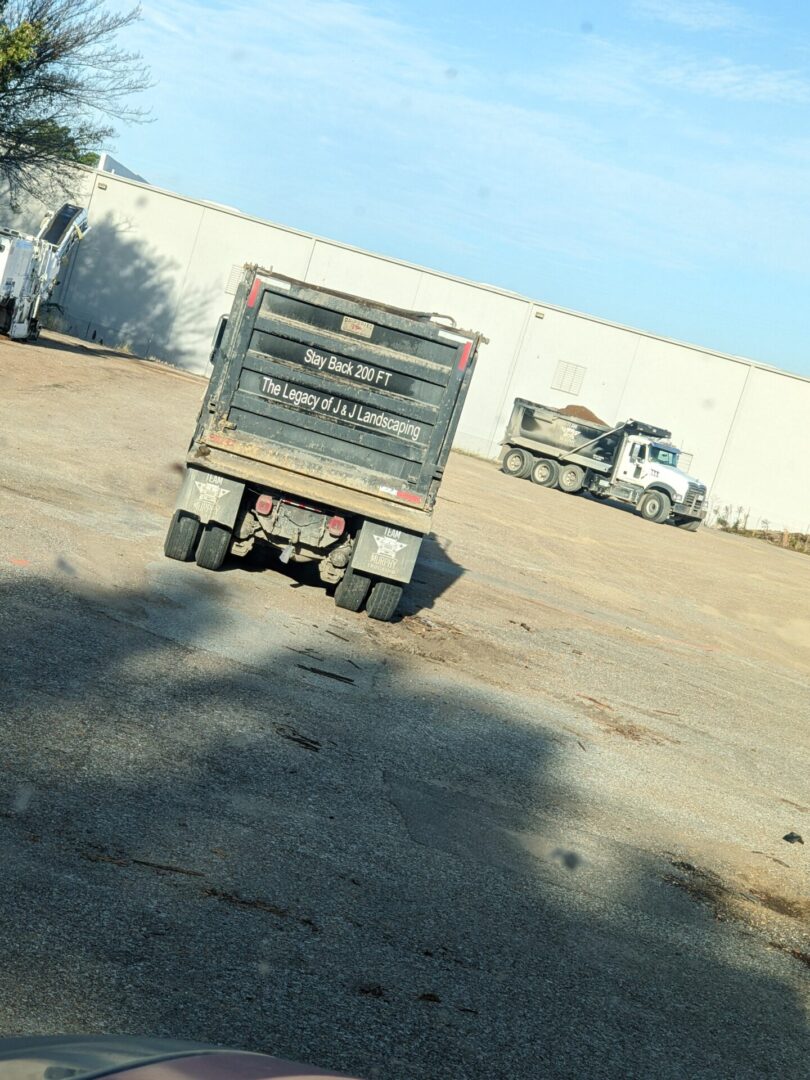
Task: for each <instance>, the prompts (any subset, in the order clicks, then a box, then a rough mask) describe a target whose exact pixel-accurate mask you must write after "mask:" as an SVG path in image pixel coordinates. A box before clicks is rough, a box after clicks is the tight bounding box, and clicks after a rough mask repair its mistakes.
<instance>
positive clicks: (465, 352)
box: [458, 341, 472, 371]
mask: <svg viewBox="0 0 810 1080" xmlns="http://www.w3.org/2000/svg"><path fill="white" fill-rule="evenodd" d="M471 352H472V342H471V341H468V342H467V344H466V345H465V346H464V348H463V349H462V350H461V356H460V357H459V358H458V370H459V371H465V370H466V368H467V364H469V362H470V353H471Z"/></svg>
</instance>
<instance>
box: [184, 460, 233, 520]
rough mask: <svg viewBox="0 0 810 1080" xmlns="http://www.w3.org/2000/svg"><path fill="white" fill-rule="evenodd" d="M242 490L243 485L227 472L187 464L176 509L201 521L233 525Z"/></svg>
mask: <svg viewBox="0 0 810 1080" xmlns="http://www.w3.org/2000/svg"><path fill="white" fill-rule="evenodd" d="M244 490H245V485H244V484H243V483H241V482H240V481H239V480H234V479H232V477H230V476H220V475H219V474H218V473H210V472H204V471H203V470H202V469H195V468H193V467H192V466H188V468H187V469H186V475H185V478H184V480H183V486H182V487H181V488H180V494H179V495H178V496H177V502H176V504H175V509H176V510H185V511H187V512H188V513H189V514H194V516H195V517H197V518H199V519H200V521H201V522H202V523H203V525H206V524H207V523H208V522H209V521H214V522H216V523H217V524H218V525H224V526H226V527H227V528H229V529H232V528H233V526H234V525H235V523H236V515H237V514H238V513H239V507H240V505H241V502H242V494H243V493H244Z"/></svg>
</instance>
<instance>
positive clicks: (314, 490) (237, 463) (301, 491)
mask: <svg viewBox="0 0 810 1080" xmlns="http://www.w3.org/2000/svg"><path fill="white" fill-rule="evenodd" d="M186 463H187V465H189V466H190V467H191V468H193V469H203V470H205V471H206V472H212V473H217V474H219V475H221V476H226V477H231V478H233V479H234V480H237V481H239V482H241V483H242V484H243V485H244V484H248V483H251V484H256V485H258V486H259V487H263V488H269V489H271V490H276V491H282V492H284V493H285V494H288V495H297V496H299V497H300V498H301V499H308V500H310V501H312V502H315V503H318V504H320V505H322V506H329V507H334V508H335V509H336V510H337V509H339V510H346V511H348V512H349V513H352V514H357V515H358V516H360V517H364V518H370V519H371V520H372V521H379V522H382V523H383V524H386V525H392V526H394V527H396V528H401V529H407V530H408V531H409V532H412V533H419V534H422V535H424V534H426V533H429V532H430V526H431V521H432V517H433V515H432V513H431V512H430V511H428V510H421V509H419V508H418V507H415V506H407V505H404V504H402V503H398V502H394V501H393V500H391V499H387V498H383V497H376V496H374V495H372V494H370V493H368V492H365V491H357V490H354V489H352V488H348V487H344V486H342V485H340V484H334V483H330V482H329V481H328V480H324V479H321V478H320V477H316V476H309V475H307V474H305V473H297V472H293V471H292V470H290V469H283V468H280V467H279V466H277V465H270V464H268V463H267V462H263V461H257V460H255V459H254V458H248V457H243V456H242V455H240V454H232V453H229V452H228V451H227V450H217V449H215V448H214V447H212V446H210V445H207V444H203V445H199V444H194V445H193V446H192V448H191V450H190V452H189V454H188V457H187V459H186Z"/></svg>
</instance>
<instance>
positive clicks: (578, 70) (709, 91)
mask: <svg viewBox="0 0 810 1080" xmlns="http://www.w3.org/2000/svg"><path fill="white" fill-rule="evenodd" d="M515 84H516V85H520V86H522V87H524V88H525V89H528V90H531V91H534V92H535V93H537V94H539V95H543V96H547V97H551V98H553V99H556V100H557V101H567V102H580V103H590V104H594V105H613V106H619V107H628V108H633V109H634V110H637V111H640V112H641V113H646V114H650V115H652V114H662V113H669V114H672V113H673V112H674V111H675V110H676V109H679V108H681V106H680V105H679V104H678V103H677V102H675V101H674V99H673V95H672V93H671V91H677V92H679V93H683V94H688V95H692V96H696V97H704V98H715V99H717V100H723V101H734V102H747V103H758V104H764V105H806V104H807V103H808V101H810V78H808V76H807V75H806V74H805V73H804V72H803V71H800V70H791V69H785V68H770V67H765V66H762V65H758V64H741V63H737V62H735V61H734V60H732V59H730V58H729V57H725V56H716V55H715V56H711V55H708V56H707V55H701V56H697V55H696V54H695V53H693V52H691V51H688V50H684V49H677V48H673V47H662V46H628V45H616V44H614V43H613V42H610V41H607V40H605V39H603V38H597V37H594V38H591V39H590V40H589V41H588V42H587V45H586V46H585V47H584V49H583V52H582V53H581V54H580V56H579V57H578V59H577V60H576V61H574V62H571V63H569V64H567V65H562V66H560V67H558V68H556V69H555V68H552V69H549V70H546V71H544V72H542V73H531V74H529V75H521V76H519V77H517V78H516V79H515ZM661 89H663V90H665V91H667V94H666V97H663V96H662V95H661V94H660V93H658V91H659V90H661Z"/></svg>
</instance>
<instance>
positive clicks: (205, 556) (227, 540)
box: [196, 521, 233, 570]
mask: <svg viewBox="0 0 810 1080" xmlns="http://www.w3.org/2000/svg"><path fill="white" fill-rule="evenodd" d="M232 539H233V537H232V535H231V530H230V529H226V528H225V526H224V525H217V524H216V522H214V521H209V522H208V524H207V525H206V526H205V528H204V529H203V534H202V536H201V537H200V542H199V544H197V555H196V559H197V566H201V567H202V568H203V570H219V568H220V566H222V564H223V563H224V562H225V556H226V555H227V554H228V548H229V547H230V546H231V540H232Z"/></svg>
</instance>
